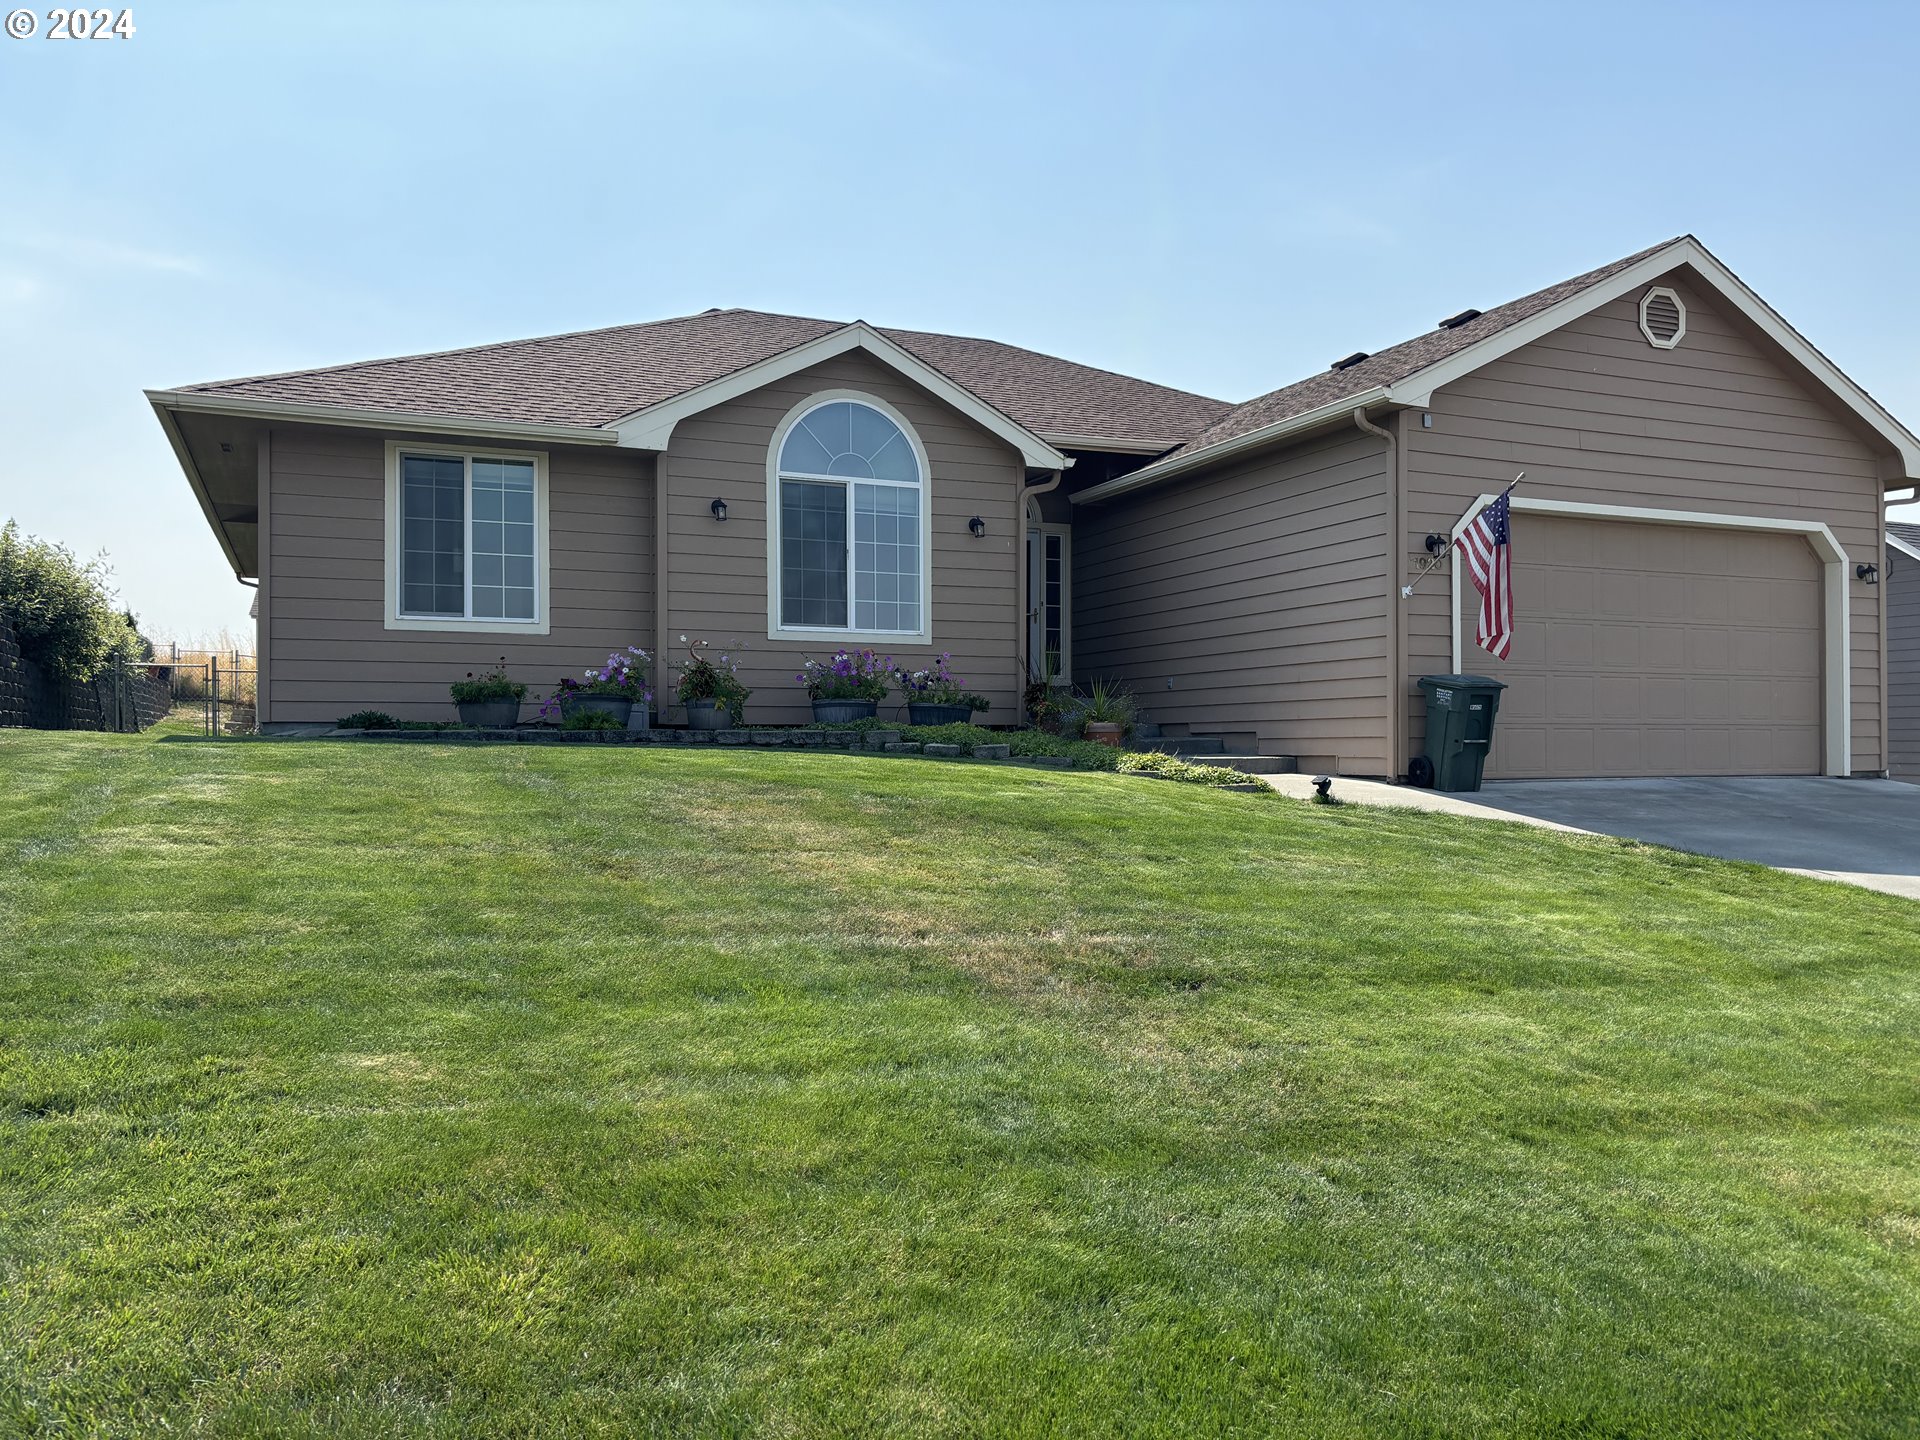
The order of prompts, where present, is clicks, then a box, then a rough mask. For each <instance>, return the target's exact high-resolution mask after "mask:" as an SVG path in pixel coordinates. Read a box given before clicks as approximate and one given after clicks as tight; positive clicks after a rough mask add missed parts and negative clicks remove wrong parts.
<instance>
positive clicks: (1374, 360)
mask: <svg viewBox="0 0 1920 1440" xmlns="http://www.w3.org/2000/svg"><path fill="white" fill-rule="evenodd" d="M1685 238H1686V237H1685V236H1679V237H1676V239H1674V240H1664V241H1662V242H1661V243H1660V244H1658V245H1650V246H1648V247H1647V248H1646V249H1645V250H1642V251H1640V252H1639V253H1638V254H1635V255H1629V256H1627V257H1626V258H1625V259H1623V260H1616V261H1614V262H1613V263H1612V264H1611V265H1602V266H1601V267H1600V268H1599V269H1598V270H1589V271H1588V272H1587V273H1586V274H1584V275H1576V276H1574V277H1573V279H1571V280H1563V281H1561V282H1560V283H1559V284H1558V285H1549V286H1548V287H1547V288H1546V289H1544V290H1536V291H1534V292H1533V294H1531V295H1525V296H1522V297H1521V298H1520V299H1518V300H1509V301H1508V302H1507V303H1506V304H1504V305H1496V306H1495V307H1494V308H1493V309H1491V310H1488V311H1486V312H1484V313H1483V314H1481V315H1480V316H1479V317H1478V318H1477V319H1473V320H1469V321H1467V322H1466V324H1464V325H1458V326H1455V327H1454V328H1453V329H1451V330H1440V329H1435V330H1429V331H1428V332H1427V333H1426V334H1424V335H1420V336H1416V337H1415V338H1414V339H1412V340H1407V341H1403V342H1402V343H1401V344H1398V345H1395V346H1393V347H1392V348H1390V349H1387V350H1380V351H1377V352H1375V353H1374V354H1372V355H1370V356H1368V357H1367V358H1366V359H1365V360H1362V361H1361V362H1360V363H1359V364H1357V365H1352V366H1349V367H1348V368H1347V369H1345V370H1324V371H1322V372H1321V373H1320V374H1318V375H1314V376H1311V377H1309V378H1308V379H1305V380H1301V381H1299V382H1297V383H1296V384H1292V385H1288V386H1286V387H1284V388H1282V389H1279V390H1272V391H1269V392H1268V393H1267V394H1265V395H1261V396H1258V397H1256V398H1254V399H1252V400H1249V401H1247V402H1246V404H1244V405H1236V406H1234V407H1233V409H1232V410H1230V411H1228V412H1227V413H1226V414H1225V415H1222V416H1221V417H1220V418H1219V419H1217V420H1215V421H1214V422H1213V423H1212V424H1210V425H1208V426H1207V427H1206V428H1205V429H1203V430H1201V431H1200V432H1199V433H1198V434H1197V435H1195V436H1193V438H1192V439H1190V440H1188V441H1187V442H1186V443H1185V444H1183V445H1182V446H1181V447H1180V449H1179V450H1178V451H1176V452H1175V453H1176V454H1182V453H1185V452H1189V451H1194V450H1199V449H1201V448H1203V447H1205V446H1208V445H1217V444H1219V443H1220V442H1221V441H1222V440H1231V439H1233V438H1234V437H1235V436H1238V435H1245V434H1247V433H1249V432H1251V431H1254V430H1260V429H1263V428H1265V427H1266V426H1268V425H1277V424H1279V423H1280V422H1281V421H1283V420H1290V419H1292V418H1293V417H1294V416H1296V415H1304V414H1306V413H1307V412H1308V411H1310V410H1317V409H1319V408H1320V407H1321V406H1322V405H1330V404H1332V403H1333V402H1334V401H1336V400H1342V399H1345V398H1346V397H1347V396H1349V395H1359V394H1363V393H1364V392H1366V391H1368V390H1371V389H1373V388H1374V387H1375V386H1377V385H1392V384H1396V383H1397V382H1399V381H1401V380H1404V379H1406V378H1407V377H1408V376H1409V375H1412V374H1415V373H1416V372H1418V371H1421V370H1424V369H1426V368H1427V367H1428V366H1429V365H1433V364H1436V363H1438V362H1439V361H1441V360H1444V359H1446V358H1447V357H1448V356H1449V355H1454V354H1458V353H1459V352H1460V351H1462V350H1464V349H1466V348H1467V347H1468V346H1469V345H1474V344H1477V343H1479V342H1480V341H1482V340H1485V339H1486V338H1487V337H1488V336H1490V335H1497V334H1499V333H1500V332H1501V331H1502V330H1505V329H1507V328H1508V327H1509V326H1513V325H1517V324H1519V323H1520V322H1521V321H1522V320H1525V319H1526V318H1527V317H1528V316H1529V315H1536V314H1538V313H1539V312H1540V311H1542V310H1545V309H1546V308H1547V307H1549V306H1551V305H1556V304H1558V303H1559V302H1560V301H1562V300H1565V299H1568V298H1569V297H1571V296H1574V295H1578V294H1579V293H1580V292H1581V291H1582V290H1585V289H1587V288H1589V287H1590V286H1593V285H1597V284H1599V283H1600V282H1601V281H1602V280H1605V279H1606V278H1607V277H1608V276H1609V275H1615V274H1618V273H1619V272H1620V271H1622V270H1625V269H1626V268H1627V267H1628V266H1630V265H1636V264H1638V263H1639V262H1640V261H1642V260H1644V259H1646V258H1647V257H1648V256H1649V255H1652V254H1654V253H1655V252H1656V251H1660V250H1664V249H1666V248H1667V246H1669V245H1673V244H1677V243H1678V241H1679V240H1682V239H1685Z"/></svg>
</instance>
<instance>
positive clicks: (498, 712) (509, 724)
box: [454, 698, 520, 730]
mask: <svg viewBox="0 0 1920 1440" xmlns="http://www.w3.org/2000/svg"><path fill="white" fill-rule="evenodd" d="M454 708H455V709H456V710H458V711H459V712H460V723H461V724H462V725H474V726H478V727H479V728H480V729H483V730H510V729H512V728H513V727H514V726H515V725H518V724H519V723H520V702H519V701H518V700H514V699H510V698H509V699H504V700H462V701H459V702H458V703H457V704H456V705H455V706H454Z"/></svg>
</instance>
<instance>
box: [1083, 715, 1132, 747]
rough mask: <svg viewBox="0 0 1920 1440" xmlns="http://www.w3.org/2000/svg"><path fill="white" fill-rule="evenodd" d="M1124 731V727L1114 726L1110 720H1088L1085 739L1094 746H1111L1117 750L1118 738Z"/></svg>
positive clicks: (1118, 745)
mask: <svg viewBox="0 0 1920 1440" xmlns="http://www.w3.org/2000/svg"><path fill="white" fill-rule="evenodd" d="M1124 731H1125V727H1124V726H1121V725H1116V724H1114V723H1113V722H1112V721H1111V720H1089V721H1088V722H1087V728H1086V737H1087V739H1089V740H1091V741H1093V743H1094V744H1096V745H1111V746H1113V748H1114V749H1116V750H1118V749H1119V748H1120V736H1121V735H1122V734H1123V733H1124Z"/></svg>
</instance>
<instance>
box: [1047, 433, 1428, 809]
mask: <svg viewBox="0 0 1920 1440" xmlns="http://www.w3.org/2000/svg"><path fill="white" fill-rule="evenodd" d="M1388 517H1389V494H1388V474H1387V464H1386V455H1385V450H1384V447H1383V446H1382V445H1381V443H1380V442H1379V441H1378V440H1376V439H1374V438H1372V437H1370V436H1366V435H1362V434H1360V433H1359V432H1358V431H1343V432H1340V433H1337V434H1335V435H1332V436H1330V437H1327V438H1322V439H1318V440H1314V441H1311V442H1308V443H1306V444H1302V445H1299V446H1295V447H1293V448H1292V449H1288V450H1284V451H1280V452H1278V453H1273V454H1267V455H1263V456H1260V457H1258V458H1256V459H1252V460H1246V461H1241V462H1239V463H1237V464H1233V465H1229V466H1226V467H1223V468H1222V469H1220V470H1218V471H1215V472H1213V473H1210V474H1204V475H1201V476H1199V477H1196V478H1193V479H1183V480H1179V481H1175V482H1173V483H1170V484H1168V485H1164V486H1160V487H1157V488H1154V489H1150V490H1147V491H1145V492H1144V493H1142V494H1141V495H1140V496H1138V497H1137V498H1133V499H1126V500H1120V501H1115V502H1111V503H1109V504H1106V505H1080V506H1076V507H1074V511H1073V526H1074V529H1073V592H1072V593H1073V661H1074V671H1075V673H1076V675H1077V677H1078V678H1079V679H1081V680H1082V681H1085V680H1090V679H1094V678H1113V679H1117V680H1119V681H1121V682H1122V683H1124V684H1126V685H1128V686H1130V687H1131V688H1132V689H1133V690H1134V692H1135V694H1136V695H1137V696H1138V697H1139V699H1140V701H1141V703H1142V704H1143V705H1144V706H1145V707H1146V709H1147V710H1148V711H1149V713H1150V714H1151V715H1152V717H1153V718H1154V719H1155V720H1157V721H1160V722H1162V723H1172V724H1183V725H1188V726H1191V727H1194V728H1195V729H1196V730H1199V729H1214V728H1217V729H1224V730H1232V731H1251V732H1253V733H1254V734H1255V735H1256V736H1257V737H1258V740H1259V744H1260V747H1261V749H1262V750H1263V751H1266V752H1268V753H1274V754H1293V755H1299V756H1301V757H1302V758H1303V759H1304V760H1305V761H1306V762H1307V763H1309V764H1313V765H1316V766H1325V767H1328V768H1337V769H1341V770H1344V771H1346V772H1348V773H1350V774H1382V773H1385V772H1386V771H1387V770H1388V769H1389V768H1390V760H1389V754H1388V745H1387V728H1388V727H1387V713H1386V697H1387V693H1388V684H1389V680H1388V677H1389V674H1390V670H1391V666H1390V663H1389V656H1388V644H1387V623H1388V615H1387V591H1388V589H1389V586H1388V581H1387V570H1386V537H1387V533H1388V530H1389V528H1390V522H1389V518H1388Z"/></svg>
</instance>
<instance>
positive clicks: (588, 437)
mask: <svg viewBox="0 0 1920 1440" xmlns="http://www.w3.org/2000/svg"><path fill="white" fill-rule="evenodd" d="M145 393H146V397H147V401H148V403H150V404H151V405H152V406H153V408H154V409H155V410H156V411H159V410H185V411H191V412H193V413H195V414H200V415H232V416H236V417H238V418H241V419H247V420H290V421H293V422H295V423H298V424H303V425H348V426H353V427H355V428H368V429H373V428H379V429H387V430H421V431H425V432H427V433H429V434H433V435H479V436H483V437H486V438H489V439H497V440H541V441H546V442H549V443H554V444H566V445H618V444H619V443H620V437H619V436H618V435H617V434H615V433H614V432H613V431H611V430H603V429H601V428H599V427H598V426H580V425H534V424H526V423H522V422H517V421H511V420H483V419H479V418H477V417H472V416H469V417H460V416H447V415H422V414H419V413H418V412H415V411H410V410H359V409H351V408H349V407H347V406H343V405H302V404H295V403H292V402H289V401H284V400H251V399H243V398H241V397H238V396H230V395H219V394H214V393H210V392H207V391H200V390H148V391H146V392H145ZM161 423H162V424H165V423H167V422H166V421H165V420H162V422H161Z"/></svg>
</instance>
